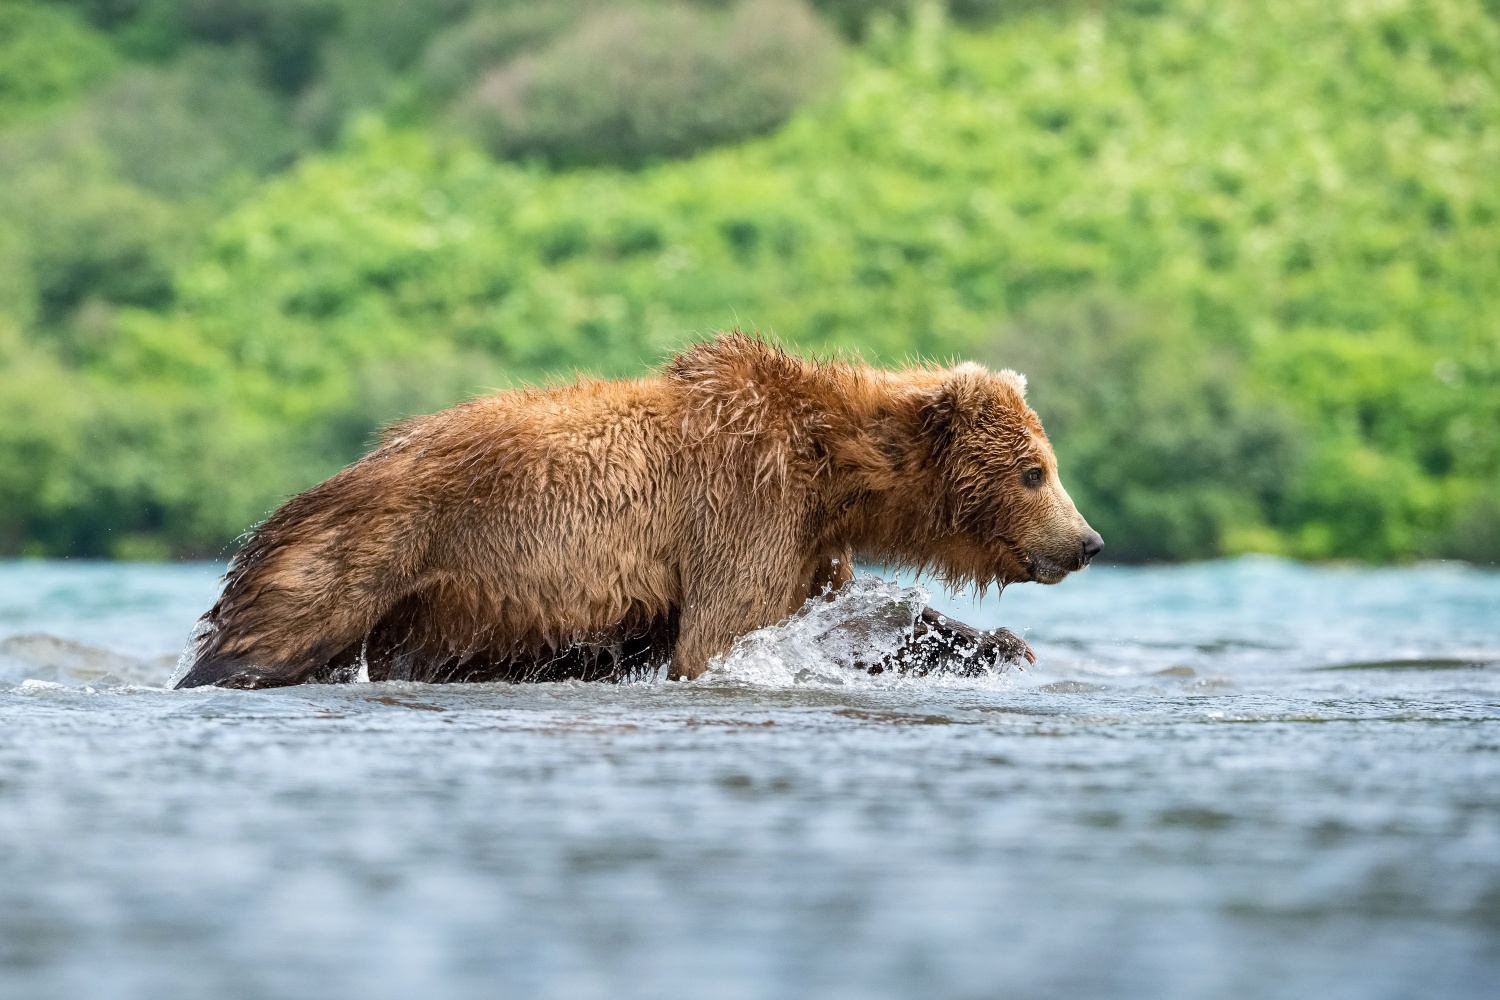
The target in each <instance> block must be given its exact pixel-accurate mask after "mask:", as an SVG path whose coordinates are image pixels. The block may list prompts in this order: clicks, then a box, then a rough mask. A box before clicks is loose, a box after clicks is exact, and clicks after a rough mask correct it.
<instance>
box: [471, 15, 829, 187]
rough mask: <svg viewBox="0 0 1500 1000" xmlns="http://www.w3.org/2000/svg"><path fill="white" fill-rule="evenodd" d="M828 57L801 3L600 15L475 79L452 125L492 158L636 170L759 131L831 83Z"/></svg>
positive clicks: (819, 28)
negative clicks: (461, 125) (458, 124)
mask: <svg viewBox="0 0 1500 1000" xmlns="http://www.w3.org/2000/svg"><path fill="white" fill-rule="evenodd" d="M836 58H837V48H836V43H835V41H834V38H833V35H832V33H831V32H830V30H829V29H828V27H827V26H826V25H824V24H823V22H822V21H820V20H818V18H816V17H815V16H814V15H813V14H812V13H811V12H810V11H809V10H808V9H807V8H806V7H805V6H804V5H803V4H802V3H801V0H741V2H740V3H738V4H736V5H735V8H734V10H733V12H732V13H730V14H718V13H717V12H714V11H709V10H704V9H701V8H695V7H690V6H686V5H682V4H670V5H664V6H661V7H659V8H651V7H629V6H627V7H619V8H605V9H602V10H599V11H597V12H590V13H588V15H587V16H585V17H584V18H583V19H582V20H581V21H580V23H579V24H578V26H577V28H576V29H575V30H573V31H571V32H569V33H567V34H565V35H563V36H562V37H561V38H559V39H558V40H557V41H556V43H554V44H552V45H550V46H548V47H547V48H545V49H543V50H542V51H540V52H537V53H535V54H534V55H529V56H525V57H523V58H519V59H515V60H513V61H511V62H509V63H506V64H504V65H502V66H500V67H498V68H495V69H493V70H491V71H490V72H488V73H487V74H485V76H484V77H483V78H482V79H481V80H480V82H479V85H478V86H477V87H476V88H475V89H474V90H473V92H472V93H471V94H470V95H469V97H468V99H467V100H466V101H464V102H463V104H462V105H461V107H460V110H459V113H458V118H459V120H460V121H462V122H465V123H467V124H468V126H469V130H470V131H471V132H473V133H475V134H476V135H477V136H478V137H479V139H480V141H481V142H482V143H483V144H484V145H485V146H486V147H488V148H489V149H490V150H491V151H492V152H494V153H495V155H496V156H498V157H501V158H509V159H518V158H525V157H530V156H536V157H540V158H542V159H544V160H546V161H547V162H549V163H550V164H552V165H553V166H560V167H568V166H581V165H588V164H598V163H614V164H620V165H625V166H640V165H641V164H643V163H646V162H649V161H650V160H651V159H653V158H661V157H669V156H686V155H689V154H691V153H694V152H696V151H698V150H700V149H704V148H706V147H710V146H716V145H721V144H723V143H729V142H734V141H737V140H740V139H745V138H749V137H751V136H755V135H760V134H762V133H764V132H768V131H770V130H771V129H772V128H775V127H776V126H778V125H780V124H782V123H783V122H784V121H786V119H787V118H788V117H790V116H791V114H792V112H793V111H795V110H796V109H797V107H798V106H799V105H801V104H803V103H804V102H805V101H806V100H807V99H808V98H810V97H812V96H813V95H815V94H817V93H818V92H819V91H821V90H822V89H823V88H824V87H825V86H826V85H827V84H828V83H829V82H830V81H831V78H832V75H833V69H834V62H835V59H836Z"/></svg>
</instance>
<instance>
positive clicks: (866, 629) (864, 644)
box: [699, 575, 998, 688]
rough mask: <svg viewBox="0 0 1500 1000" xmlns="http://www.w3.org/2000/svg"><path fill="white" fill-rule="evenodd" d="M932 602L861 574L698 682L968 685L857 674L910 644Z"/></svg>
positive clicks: (740, 648) (740, 647)
mask: <svg viewBox="0 0 1500 1000" xmlns="http://www.w3.org/2000/svg"><path fill="white" fill-rule="evenodd" d="M930 596H931V595H930V594H929V593H928V591H927V588H926V587H923V586H921V585H916V586H911V587H903V586H901V585H900V584H897V583H891V582H890V581H887V580H882V579H880V578H879V577H876V576H871V575H863V576H860V577H858V578H856V579H855V580H853V581H852V582H850V583H848V584H846V585H845V586H844V588H843V589H842V590H840V591H839V592H838V593H837V594H835V595H833V596H832V597H831V598H829V599H823V600H812V601H808V602H807V603H806V604H804V605H803V606H802V607H801V608H800V609H799V610H798V611H797V612H796V613H795V614H793V615H792V616H791V617H790V618H787V619H786V620H785V621H782V622H780V623H778V624H776V625H772V626H770V627H768V628H762V629H757V630H756V631H754V632H751V633H749V634H748V635H745V636H742V637H741V638H740V639H739V640H737V641H736V642H735V644H734V647H733V648H732V649H731V650H730V651H729V652H728V653H727V654H725V655H724V656H721V657H717V658H715V659H714V660H713V662H712V663H710V664H709V669H708V671H707V673H705V674H704V675H703V676H702V677H701V678H699V683H700V684H701V683H708V684H727V685H736V686H747V687H773V688H774V687H790V686H794V685H813V686H828V687H843V686H848V685H857V686H870V687H890V686H892V685H895V684H908V683H916V684H926V685H931V684H932V683H934V682H935V681H939V680H940V681H941V682H943V683H949V682H954V681H957V682H959V683H962V684H964V685H965V686H968V685H972V684H973V683H975V681H974V680H973V679H967V680H961V679H959V678H948V677H944V678H938V677H932V676H929V677H926V678H920V679H918V678H906V677H903V676H902V675H900V674H896V673H895V672H892V671H886V672H883V673H881V674H878V675H875V676H872V675H871V674H869V673H868V672H867V671H866V670H865V669H862V667H863V666H865V665H870V664H874V663H877V662H878V661H879V660H881V659H882V658H883V657H885V656H888V655H890V654H892V653H894V652H896V651H897V650H898V649H900V648H901V646H902V645H904V644H905V643H906V642H907V641H908V640H909V639H910V638H911V634H912V626H913V625H914V624H915V623H916V620H917V616H918V615H919V614H921V613H922V609H923V608H924V607H926V606H927V602H928V599H929V598H930ZM995 676H998V674H997V675H995ZM984 681H985V678H980V679H979V682H980V683H983V682H984Z"/></svg>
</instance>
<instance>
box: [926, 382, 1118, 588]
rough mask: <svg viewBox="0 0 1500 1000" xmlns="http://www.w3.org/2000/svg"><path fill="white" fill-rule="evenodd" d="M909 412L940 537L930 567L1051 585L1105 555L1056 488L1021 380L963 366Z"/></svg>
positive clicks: (1052, 462)
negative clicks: (922, 455)
mask: <svg viewBox="0 0 1500 1000" xmlns="http://www.w3.org/2000/svg"><path fill="white" fill-rule="evenodd" d="M915 402H916V404H917V407H918V410H917V419H918V425H919V427H920V431H919V434H918V437H919V439H920V442H921V445H922V450H923V451H925V453H926V454H925V461H924V462H923V465H924V466H925V467H926V469H927V470H928V472H929V475H930V477H931V479H930V489H931V493H932V496H933V499H934V500H936V502H937V503H938V505H939V517H938V520H939V522H940V524H941V526H942V531H943V533H944V536H945V540H944V542H943V544H942V546H941V548H942V552H941V555H940V556H939V558H938V559H937V560H935V561H938V562H941V563H943V564H944V567H945V569H946V570H947V571H948V573H949V575H950V576H954V577H958V578H968V579H972V580H977V581H980V582H987V581H995V582H998V583H1001V584H1005V583H1011V582H1019V581H1035V582H1038V583H1057V582H1058V581H1059V580H1061V579H1062V578H1063V577H1065V576H1067V575H1068V574H1069V573H1071V572H1073V571H1075V570H1080V569H1082V568H1084V567H1085V566H1087V565H1088V564H1089V561H1090V560H1092V559H1093V558H1094V557H1095V556H1096V555H1098V554H1099V553H1100V551H1102V550H1103V548H1104V539H1103V538H1101V537H1100V535H1099V533H1098V532H1097V531H1095V530H1094V529H1093V528H1091V527H1089V523H1088V522H1087V521H1085V520H1084V519H1083V515H1081V514H1080V513H1078V508H1077V507H1075V506H1073V500H1072V498H1071V497H1069V496H1068V491H1067V490H1065V489H1064V488H1063V484H1062V481H1061V480H1060V479H1059V478H1058V475H1057V457H1056V456H1055V455H1054V454H1053V452H1052V445H1051V443H1050V442H1048V440H1047V435H1046V433H1045V432H1043V430H1042V422H1041V421H1040V420H1039V419H1038V418H1037V415H1036V413H1035V412H1033V411H1032V409H1031V407H1030V406H1028V405H1027V404H1026V379H1025V377H1024V376H1022V375H1018V374H1017V373H1015V372H1012V371H1001V372H991V371H988V370H986V369H985V368H983V367H982V366H980V365H977V364H973V363H964V364H960V365H958V366H957V367H955V368H953V369H952V370H951V371H949V372H947V373H945V374H943V376H942V378H941V381H940V382H938V383H937V384H935V385H929V386H926V387H923V388H921V389H918V390H917V392H916V400H915Z"/></svg>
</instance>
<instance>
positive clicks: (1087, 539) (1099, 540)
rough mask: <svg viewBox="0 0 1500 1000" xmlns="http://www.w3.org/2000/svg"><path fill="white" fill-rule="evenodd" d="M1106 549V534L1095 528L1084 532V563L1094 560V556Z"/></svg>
mask: <svg viewBox="0 0 1500 1000" xmlns="http://www.w3.org/2000/svg"><path fill="white" fill-rule="evenodd" d="M1103 551H1104V536H1103V535H1101V534H1099V532H1097V531H1095V530H1094V529H1093V528H1090V529H1088V530H1087V531H1085V532H1084V533H1083V565H1085V566H1087V565H1088V564H1089V563H1091V562H1093V561H1094V557H1095V556H1097V555H1098V554H1099V553H1101V552H1103Z"/></svg>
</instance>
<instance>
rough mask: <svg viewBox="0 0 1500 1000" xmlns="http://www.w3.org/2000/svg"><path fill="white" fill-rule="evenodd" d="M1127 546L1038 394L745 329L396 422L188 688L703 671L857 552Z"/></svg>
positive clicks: (225, 630) (1036, 574) (1005, 560)
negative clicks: (782, 343)
mask: <svg viewBox="0 0 1500 1000" xmlns="http://www.w3.org/2000/svg"><path fill="white" fill-rule="evenodd" d="M1100 547H1102V542H1100V541H1099V536H1098V535H1097V533H1095V532H1094V531H1093V530H1092V529H1090V528H1089V526H1088V524H1087V523H1086V522H1085V521H1084V519H1083V518H1082V516H1080V515H1079V513H1078V511H1077V510H1076V509H1075V508H1074V506H1073V503H1072V500H1071V499H1069V497H1068V494H1067V492H1066V491H1065V490H1064V489H1063V487H1062V484H1061V483H1060V482H1059V481H1058V478H1057V462H1056V459H1055V457H1054V456H1053V453H1052V448H1051V445H1050V444H1049V443H1048V441H1047V438H1046V435H1045V434H1044V433H1043V431H1042V426H1041V422H1040V421H1039V420H1038V419H1037V416H1036V414H1035V413H1033V412H1032V410H1031V409H1030V407H1028V406H1027V405H1026V402H1025V380H1024V379H1023V378H1022V377H1021V376H1019V375H1016V374H1015V373H1013V372H1008V371H1004V372H990V371H986V370H985V369H984V368H981V367H980V366H978V365H974V364H961V365H958V366H956V367H953V368H938V367H931V366H918V367H911V368H906V369H901V370H896V371H888V370H883V369H879V368H873V367H869V366H866V365H862V364H857V363H849V362H842V361H840V362H816V361H809V360H806V359H803V358H799V357H796V356H794V355H791V354H788V353H786V352H784V351H782V350H780V349H779V348H777V347H775V346H773V345H771V344H768V343H766V342H765V341H762V340H760V339H758V338H754V337H749V336H745V335H742V334H739V333H734V334H728V335H724V336H721V337H719V338H718V339H716V340H712V341H708V342H705V343H701V344H697V345H695V346H693V347H691V348H689V349H688V350H686V351H684V352H683V353H681V354H679V355H678V356H677V357H675V358H674V359H673V360H672V361H671V362H669V363H668V364H667V365H665V366H664V367H663V369H662V370H661V371H660V373H658V374H657V375H655V376H654V377H650V378H642V379H635V380H626V381H600V380H590V379H582V380H579V381H577V382H575V383H572V384H569V385H565V386H557V387H552V388H546V389H520V390H514V391H506V392H497V393H495V394H493V395H489V396H485V397H483V398H480V399H475V400H473V401H471V402H468V403H464V404H461V405H459V406H455V407H453V408H452V409H449V410H445V411H443V412H441V413H436V414H433V415H431V416H424V417H417V418H414V419H411V420H408V421H406V422H404V423H402V424H399V425H397V426H396V427H394V428H392V429H391V430H390V431H389V432H387V434H386V435H385V437H384V440H383V441H382V442H381V444H380V446H379V447H377V448H376V449H375V450H374V451H372V452H371V453H370V454H368V455H366V456H365V457H364V458H362V459H361V460H359V461H358V462H356V463H355V464H353V465H351V466H350V467H348V468H347V469H345V470H343V471H342V472H340V473H339V474H338V475H336V476H334V477H333V478H331V479H329V480H327V481H326V482H324V483H321V484H320V485H318V486H315V487H313V488H312V489H310V490H308V491H307V492H305V493H302V494H300V495H298V496H296V497H293V498H292V499H291V500H289V501H287V503H286V504H285V505H283V506H282V507H281V508H280V509H279V510H277V511H276V512H275V513H274V514H272V515H271V517H270V518H269V519H267V520H266V522H265V523H264V524H262V525H261V526H260V527H258V528H257V529H255V531H254V532H253V533H252V534H251V535H250V537H249V539H248V540H247V541H246V543H245V545H244V547H243V548H242V549H241V550H240V552H239V554H238V555H236V556H235V558H234V560H233V562H232V563H231V564H230V568H229V572H228V573H227V574H226V577H225V582H224V589H223V591H222V593H221V595H220V597H219V600H218V602H217V603H216V604H215V605H214V606H213V608H211V609H210V610H209V611H208V613H207V614H205V615H204V617H203V628H202V629H200V632H199V634H198V637H197V638H196V639H195V646H194V649H193V651H192V653H193V662H192V666H191V668H190V669H189V671H188V673H187V675H186V676H185V677H184V678H183V679H182V681H181V682H180V683H179V686H180V687H194V686H198V685H204V684H218V685H222V686H230V687H270V686H278V685H286V684H297V683H302V682H305V681H314V680H322V681H332V680H345V679H353V678H354V677H356V676H360V675H364V676H368V677H369V679H371V680H382V679H409V680H427V681H461V680H498V679H508V680H528V679H531V680H539V679H558V678H562V677H579V678H584V679H594V678H603V677H618V676H622V675H628V674H632V673H639V672H645V671H650V670H654V669H656V668H658V667H660V666H661V665H663V664H666V663H670V672H671V675H672V676H674V677H684V678H693V677H696V676H698V674H700V673H701V672H702V671H703V670H705V669H706V668H707V666H708V664H709V661H710V660H711V659H712V658H713V657H715V656H718V655H720V654H722V653H724V652H726V651H727V650H728V649H729V647H730V645H731V644H732V643H733V642H734V640H735V639H736V638H738V637H739V636H741V635H744V634H745V633H747V632H749V631H751V630H753V629H756V628H759V627H762V626H765V625H769V624H773V623H775V622H777V621H779V620H780V619H782V618H783V617H785V616H786V615H787V614H789V613H790V612H792V611H794V610H795V609H796V608H798V607H799V606H801V604H802V603H803V602H804V601H805V600H807V599H808V598H809V597H811V596H814V595H817V594H819V593H823V592H826V591H827V590H829V589H831V588H836V587H838V586H840V585H842V583H843V582H845V581H847V580H848V579H849V578H850V577H851V575H852V564H853V560H854V559H855V558H864V559H868V560H870V561H873V562H877V563H882V564H886V565H895V566H905V567H912V568H918V569H926V570H935V571H936V572H938V573H939V574H941V575H942V576H943V577H944V578H945V579H947V580H948V581H950V582H954V583H965V582H967V583H977V584H979V585H981V586H987V585H991V584H1002V585H1003V584H1005V583H1009V582H1013V581H1022V580H1035V581H1039V582H1043V583H1055V582H1057V581H1058V580H1060V579H1062V578H1063V577H1064V576H1066V575H1067V574H1068V573H1069V572H1071V571H1073V570H1076V569H1079V568H1081V567H1082V566H1084V565H1086V564H1087V562H1088V560H1089V559H1090V558H1091V557H1092V556H1093V555H1094V554H1095V553H1096V552H1097V551H1098V549H1099V548H1100ZM919 630H920V629H919ZM971 631H972V630H971ZM1022 646H1024V643H1023V644H1022Z"/></svg>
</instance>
